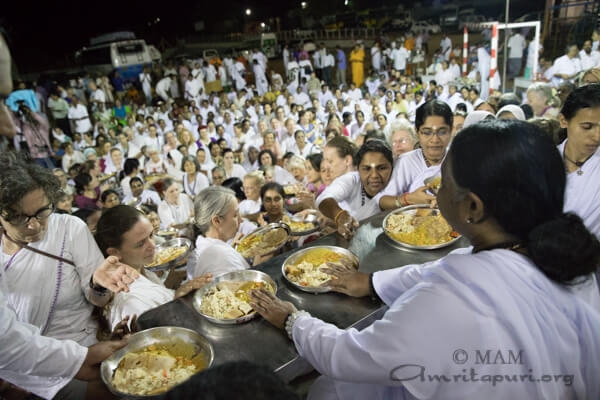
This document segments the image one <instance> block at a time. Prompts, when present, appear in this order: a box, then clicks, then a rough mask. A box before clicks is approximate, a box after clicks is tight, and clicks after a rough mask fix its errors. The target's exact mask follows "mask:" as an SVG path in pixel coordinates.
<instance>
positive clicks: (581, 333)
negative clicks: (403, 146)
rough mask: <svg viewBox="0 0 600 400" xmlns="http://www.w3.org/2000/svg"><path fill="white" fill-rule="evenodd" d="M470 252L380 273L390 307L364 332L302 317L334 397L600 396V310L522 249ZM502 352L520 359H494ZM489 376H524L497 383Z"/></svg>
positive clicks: (301, 331) (303, 342)
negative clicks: (546, 272)
mask: <svg viewBox="0 0 600 400" xmlns="http://www.w3.org/2000/svg"><path fill="white" fill-rule="evenodd" d="M466 251H469V250H468V249H461V250H459V251H456V252H453V253H451V254H449V255H448V256H446V257H444V258H442V259H440V260H437V261H433V262H429V263H426V264H423V265H410V266H404V267H401V268H396V269H392V270H387V271H381V272H376V273H375V274H374V276H373V285H374V288H375V290H376V292H377V294H378V295H379V296H380V297H381V299H382V300H383V301H384V302H385V303H386V304H387V305H388V306H389V309H388V311H386V313H385V315H384V316H383V317H382V318H381V319H380V320H378V321H376V322H374V323H373V324H371V325H370V326H368V327H366V328H365V329H363V330H361V331H358V330H357V329H355V328H349V329H347V330H343V329H339V328H337V327H336V326H334V325H332V324H327V323H325V322H323V321H321V320H319V319H316V318H312V317H300V318H298V319H297V320H296V322H295V323H294V325H293V331H292V334H293V340H294V344H295V346H296V349H297V351H298V353H299V355H300V356H301V357H302V358H304V359H305V360H307V361H308V362H309V363H310V364H311V365H313V366H314V367H315V369H317V370H318V371H319V372H320V373H321V374H322V375H324V376H326V377H328V378H329V380H330V381H329V383H330V387H331V389H329V387H327V389H329V393H331V396H330V397H326V398H330V399H334V398H335V399H337V398H339V399H370V400H378V399H417V398H419V399H424V398H427V399H465V398H469V399H487V400H495V399H510V398H515V399H516V398H519V399H544V400H549V399H552V400H558V399H576V398H581V399H597V398H600V380H598V371H600V337H599V336H598V334H597V333H598V332H599V331H600V314H598V313H597V312H596V311H595V310H594V309H592V308H591V307H590V306H589V304H587V303H585V302H584V301H583V300H581V299H580V298H578V297H577V296H574V295H573V294H572V293H571V292H570V291H569V290H566V289H565V287H564V286H561V285H558V284H556V283H554V282H552V281H550V280H548V278H546V276H545V275H544V274H543V273H542V272H541V271H540V270H538V269H537V267H535V266H534V265H533V264H532V263H531V261H530V260H529V259H528V258H526V257H524V256H522V255H520V254H518V253H516V252H512V251H509V250H504V249H497V250H492V251H483V252H481V253H478V254H464V253H465V252H466ZM424 316H425V317H424ZM492 349H493V350H492ZM488 350H490V353H488V355H489V357H488V360H490V361H488V362H486V361H483V362H481V360H482V359H483V357H484V356H485V354H486V352H487V351H488ZM498 351H500V352H501V354H502V355H503V356H504V359H505V360H507V359H508V358H509V354H511V353H512V354H513V356H514V357H513V362H506V361H505V362H504V363H501V362H496V363H494V362H493V361H492V359H494V357H495V356H496V355H497V354H498ZM478 354H479V357H478ZM517 357H518V358H517ZM478 360H479V362H478ZM484 360H485V359H484ZM471 371H473V372H474V373H475V374H476V375H473V374H472V372H471ZM421 373H422V375H421ZM433 375H435V376H438V377H439V376H443V377H448V379H449V380H448V381H447V380H444V379H441V380H437V379H435V378H433V379H427V376H433ZM484 375H487V376H488V377H489V378H492V377H496V376H501V377H502V378H504V377H505V376H507V375H508V376H510V377H511V379H512V377H513V376H515V377H516V378H517V379H515V380H512V381H510V382H508V381H506V380H503V382H502V383H497V384H496V385H492V384H491V379H490V380H488V381H487V382H486V381H485V380H482V379H483V376H484ZM519 375H524V376H525V378H524V379H518V377H519ZM565 375H567V376H570V377H571V379H570V381H571V384H568V383H567V382H568V381H567V380H566V379H561V378H562V377H563V376H565ZM419 376H421V377H424V379H420V378H419ZM455 376H458V378H454V377H455ZM474 376H475V378H476V379H477V381H475V378H474ZM543 376H560V377H559V378H558V379H555V378H553V379H551V380H550V381H547V380H544V381H542V379H540V378H542V377H543ZM463 377H465V378H464V379H463ZM529 377H531V378H532V379H529ZM565 378H566V377H565ZM500 385H501V386H500ZM322 388H323V387H322ZM315 389H318V388H315ZM311 395H314V397H315V398H324V397H325V396H319V393H311Z"/></svg>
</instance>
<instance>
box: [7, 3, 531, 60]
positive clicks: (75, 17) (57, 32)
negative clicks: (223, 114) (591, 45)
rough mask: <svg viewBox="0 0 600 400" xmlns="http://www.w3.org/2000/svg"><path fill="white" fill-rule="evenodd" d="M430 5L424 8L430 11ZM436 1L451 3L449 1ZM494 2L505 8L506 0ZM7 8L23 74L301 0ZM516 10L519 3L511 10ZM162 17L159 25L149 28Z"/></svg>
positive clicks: (278, 12)
mask: <svg viewBox="0 0 600 400" xmlns="http://www.w3.org/2000/svg"><path fill="white" fill-rule="evenodd" d="M307 1H308V3H309V5H310V7H311V8H312V10H313V13H314V14H315V15H318V16H323V15H335V14H338V15H339V13H340V12H343V11H348V10H349V8H348V7H345V6H344V0H329V1H322V0H307ZM429 1H430V0H423V1H421V3H422V4H423V5H424V6H426V3H428V2H429ZM431 1H436V3H446V2H448V1H450V0H431ZM452 1H459V0H452ZM491 1H494V2H499V3H502V4H503V0H491ZM462 2H464V1H462ZM542 2H543V0H534V1H532V2H527V4H528V5H529V6H530V7H531V6H534V7H535V6H536V5H537V4H532V3H539V9H541V8H543V3H542ZM2 3H3V4H2V7H1V9H2V11H1V12H0V26H2V27H3V28H4V30H5V31H6V32H7V36H8V38H9V45H10V46H11V49H12V53H13V60H14V63H15V65H16V67H17V69H18V71H20V72H31V71H42V70H47V69H53V68H63V67H66V66H69V65H72V63H73V61H72V58H73V55H74V53H75V51H76V50H78V49H80V48H81V47H83V46H85V45H87V44H89V39H90V37H93V36H97V35H100V34H103V33H108V32H115V31H119V30H125V31H133V32H135V34H136V35H137V36H138V37H140V38H144V39H146V41H147V42H149V43H151V44H155V45H159V42H160V40H161V39H163V38H164V39H166V40H167V43H169V44H170V45H171V46H174V45H175V44H176V38H177V37H178V36H179V37H182V36H184V35H189V34H193V33H194V32H193V26H194V22H196V21H204V22H205V25H206V30H207V31H208V32H218V31H219V29H220V30H222V29H223V23H222V22H223V21H224V20H226V19H229V20H232V19H237V20H238V21H239V24H234V26H235V27H236V29H235V30H234V31H237V32H242V31H243V23H244V22H251V21H250V20H252V19H253V20H254V21H258V20H266V19H268V18H269V17H276V16H279V17H283V16H285V15H286V14H287V12H288V11H289V9H291V8H293V7H296V8H298V7H299V5H300V0H292V1H286V0H284V1H281V0H279V1H276V0H226V1H206V0H196V1H191V0H175V1H164V2H151V1H148V0H144V1H141V0H119V1H116V0H97V1H91V0H79V1H76V0H55V1H39V2H25V1H19V0H6V1H3V2H2ZM350 3H351V5H352V6H353V7H354V9H355V10H360V9H366V8H377V7H382V6H391V7H396V6H397V5H398V4H399V3H405V4H404V6H405V8H407V9H410V8H411V7H412V4H413V2H412V1H411V0H352V1H351V2H350ZM500 5H501V4H500ZM517 6H520V4H514V5H511V8H514V7H517ZM246 8H251V9H252V16H251V17H250V18H247V17H245V16H244V15H243V14H244V10H245V9H246ZM488 8H489V7H488ZM482 12H483V10H482ZM157 18H160V22H158V23H154V24H151V25H150V26H149V25H148V23H149V22H151V21H156V19H157ZM294 27H297V26H294ZM159 47H160V46H159Z"/></svg>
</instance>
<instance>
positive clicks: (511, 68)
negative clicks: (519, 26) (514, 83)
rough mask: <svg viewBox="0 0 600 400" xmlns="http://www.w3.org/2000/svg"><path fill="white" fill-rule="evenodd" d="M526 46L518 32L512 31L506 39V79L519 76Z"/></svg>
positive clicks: (523, 38)
mask: <svg viewBox="0 0 600 400" xmlns="http://www.w3.org/2000/svg"><path fill="white" fill-rule="evenodd" d="M526 46H527V42H525V37H523V35H521V33H520V32H518V31H516V30H515V31H513V33H512V35H511V36H510V38H509V39H508V78H509V79H513V78H514V77H516V76H519V74H520V72H521V66H522V65H523V50H525V47H526Z"/></svg>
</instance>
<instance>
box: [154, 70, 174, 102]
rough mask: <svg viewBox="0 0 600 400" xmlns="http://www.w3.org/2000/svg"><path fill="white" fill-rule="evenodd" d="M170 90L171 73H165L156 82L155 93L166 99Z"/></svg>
mask: <svg viewBox="0 0 600 400" xmlns="http://www.w3.org/2000/svg"><path fill="white" fill-rule="evenodd" d="M170 90H171V75H167V76H166V77H164V78H162V79H161V80H160V81H158V83H157V84H156V94H157V95H159V96H160V97H161V98H162V99H163V100H164V101H168V100H169V98H170V97H171V94H170Z"/></svg>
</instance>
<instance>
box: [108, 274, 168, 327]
mask: <svg viewBox="0 0 600 400" xmlns="http://www.w3.org/2000/svg"><path fill="white" fill-rule="evenodd" d="M144 273H145V274H147V275H148V277H145V276H143V275H140V277H139V278H138V279H136V280H135V281H134V282H133V283H132V284H131V285H129V292H119V293H117V294H115V295H114V297H113V299H112V300H111V302H110V304H109V305H108V306H107V307H106V311H105V317H106V319H107V320H108V323H109V324H110V330H111V331H112V330H113V329H115V326H116V325H117V324H118V323H119V322H120V321H121V320H122V319H123V318H125V316H127V315H129V316H130V317H131V316H133V315H134V314H135V315H137V316H138V317H139V316H140V315H141V314H142V313H143V312H145V311H148V310H150V309H153V308H156V307H158V306H160V305H163V304H165V303H168V302H169V301H171V300H173V298H174V296H175V292H174V291H173V290H171V289H167V288H166V287H165V285H163V284H162V282H161V281H160V279H159V278H158V277H157V276H156V275H155V274H154V273H153V272H150V271H144Z"/></svg>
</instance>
